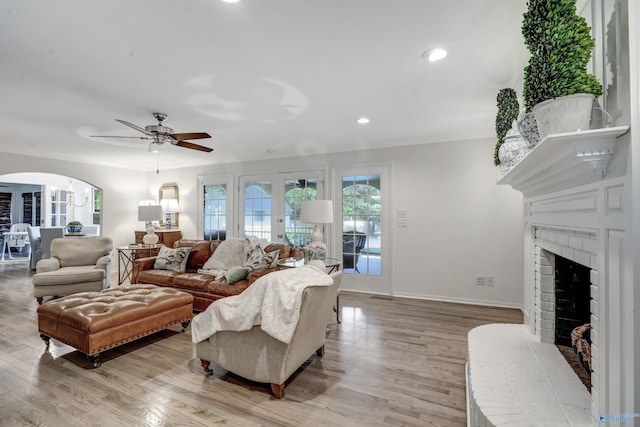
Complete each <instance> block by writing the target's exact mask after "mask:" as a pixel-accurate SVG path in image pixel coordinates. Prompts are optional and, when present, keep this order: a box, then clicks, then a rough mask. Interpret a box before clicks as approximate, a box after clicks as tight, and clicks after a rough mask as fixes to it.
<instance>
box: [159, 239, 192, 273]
mask: <svg viewBox="0 0 640 427" xmlns="http://www.w3.org/2000/svg"><path fill="white" fill-rule="evenodd" d="M189 252H191V248H176V249H170V248H168V247H166V246H162V247H161V248H160V252H158V256H157V257H156V262H155V264H153V268H154V269H155V270H171V271H179V272H180V273H184V271H185V270H186V268H187V259H188V258H189Z"/></svg>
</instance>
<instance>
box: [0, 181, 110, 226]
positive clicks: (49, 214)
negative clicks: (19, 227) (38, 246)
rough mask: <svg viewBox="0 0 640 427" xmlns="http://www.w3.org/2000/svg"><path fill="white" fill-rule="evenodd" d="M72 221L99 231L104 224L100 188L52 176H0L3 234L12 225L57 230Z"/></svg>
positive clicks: (0, 220) (0, 206)
mask: <svg viewBox="0 0 640 427" xmlns="http://www.w3.org/2000/svg"><path fill="white" fill-rule="evenodd" d="M70 221H80V222H81V223H82V224H83V225H96V226H98V227H97V229H98V230H99V228H100V224H101V223H102V190H101V189H100V188H97V187H95V186H93V185H91V184H90V183H87V182H84V181H81V180H78V179H75V178H72V177H69V176H64V175H56V174H49V173H40V172H33V173H13V174H6V175H0V232H3V231H8V229H9V228H10V227H11V224H12V223H13V224H15V223H27V224H30V225H33V226H44V227H55V226H64V225H66V224H67V223H68V222H70ZM5 228H6V230H5ZM99 233H100V232H99V231H98V232H97V233H96V234H99Z"/></svg>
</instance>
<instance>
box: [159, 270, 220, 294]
mask: <svg viewBox="0 0 640 427" xmlns="http://www.w3.org/2000/svg"><path fill="white" fill-rule="evenodd" d="M215 280H216V279H215V277H213V276H212V275H210V274H200V273H182V274H178V275H177V276H175V277H174V278H173V281H172V282H171V286H173V287H174V288H178V289H192V290H198V291H204V292H206V291H207V289H208V287H209V284H210V283H211V282H214V281H215ZM225 286H226V285H225Z"/></svg>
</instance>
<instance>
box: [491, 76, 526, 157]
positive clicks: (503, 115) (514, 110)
mask: <svg viewBox="0 0 640 427" xmlns="http://www.w3.org/2000/svg"><path fill="white" fill-rule="evenodd" d="M496 100H497V101H498V114H496V136H497V137H498V142H496V149H495V152H494V153H493V164H495V165H496V166H499V165H500V159H499V158H498V150H500V146H501V145H502V142H503V140H504V137H505V136H506V135H507V132H508V131H509V129H511V125H512V123H513V121H514V120H516V119H517V118H518V110H519V109H520V104H518V96H517V95H516V91H515V90H513V89H511V88H506V89H500V91H499V92H498V97H497V98H496Z"/></svg>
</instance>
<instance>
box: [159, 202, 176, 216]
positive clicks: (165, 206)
mask: <svg viewBox="0 0 640 427" xmlns="http://www.w3.org/2000/svg"><path fill="white" fill-rule="evenodd" d="M160 205H161V206H162V211H163V212H164V213H176V212H180V205H179V204H178V199H162V200H160Z"/></svg>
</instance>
